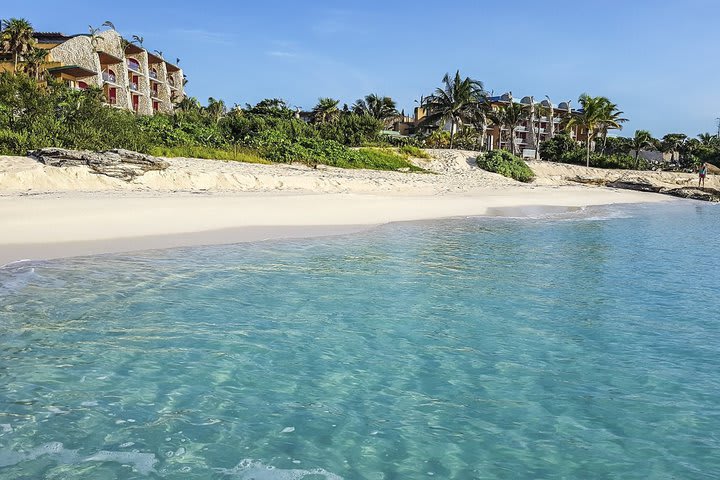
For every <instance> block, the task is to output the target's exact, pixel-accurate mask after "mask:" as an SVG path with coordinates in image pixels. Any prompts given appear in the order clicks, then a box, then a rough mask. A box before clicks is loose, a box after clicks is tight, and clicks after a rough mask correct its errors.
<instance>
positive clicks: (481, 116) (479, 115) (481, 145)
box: [467, 101, 492, 151]
mask: <svg viewBox="0 0 720 480" xmlns="http://www.w3.org/2000/svg"><path fill="white" fill-rule="evenodd" d="M491 111H492V107H491V106H490V103H489V102H487V101H482V102H477V103H475V104H473V105H472V106H471V107H470V108H469V109H468V114H467V121H469V122H470V124H471V125H472V126H473V127H475V129H476V130H477V132H478V137H477V144H478V150H479V151H483V150H485V140H486V136H487V127H488V123H489V122H490V112H491Z"/></svg>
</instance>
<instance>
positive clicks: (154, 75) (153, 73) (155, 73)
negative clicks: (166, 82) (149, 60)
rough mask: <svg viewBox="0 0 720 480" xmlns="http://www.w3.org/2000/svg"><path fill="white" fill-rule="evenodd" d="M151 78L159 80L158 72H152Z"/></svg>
mask: <svg viewBox="0 0 720 480" xmlns="http://www.w3.org/2000/svg"><path fill="white" fill-rule="evenodd" d="M150 78H154V79H155V80H157V78H158V75H157V72H153V71H150Z"/></svg>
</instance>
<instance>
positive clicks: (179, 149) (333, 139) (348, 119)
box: [0, 73, 418, 170]
mask: <svg viewBox="0 0 720 480" xmlns="http://www.w3.org/2000/svg"><path fill="white" fill-rule="evenodd" d="M382 128H383V124H382V121H381V120H378V119H376V118H374V117H373V116H371V115H367V114H356V113H352V112H342V113H341V114H338V115H337V116H336V117H335V118H334V119H333V120H332V121H331V120H327V121H318V122H313V123H307V122H304V121H302V120H300V119H298V118H295V112H293V111H292V110H290V109H289V108H288V107H287V105H286V104H285V103H284V102H282V101H280V100H272V99H270V100H264V101H262V102H260V103H258V104H257V105H255V106H247V107H246V108H244V109H243V108H235V109H232V110H230V111H226V108H225V106H224V105H223V104H222V102H221V101H217V100H213V99H211V100H210V101H209V102H208V105H207V106H206V107H202V106H200V104H199V102H197V101H196V100H194V99H185V100H184V101H183V102H181V103H180V104H179V105H178V108H177V109H176V111H175V112H174V113H172V114H156V115H152V116H137V115H135V114H133V113H130V112H127V111H123V110H119V109H115V108H109V107H107V106H106V105H104V103H103V97H102V91H101V90H99V89H92V88H91V89H88V90H84V91H80V90H73V89H70V88H68V87H67V86H65V85H64V84H62V83H58V82H53V81H52V79H48V80H47V83H41V82H38V81H36V80H35V79H33V78H31V77H29V76H28V75H23V74H11V73H3V74H0V154H25V152H27V151H28V150H32V149H36V148H41V147H46V146H56V147H63V148H74V149H89V150H104V149H109V148H127V149H130V150H136V151H139V152H147V153H152V154H155V155H163V156H188V157H199V158H214V159H222V160H241V161H250V162H266V163H267V162H268V161H272V162H284V163H287V162H294V161H301V162H306V163H307V164H309V165H313V166H315V165H317V164H327V165H334V166H338V167H346V168H375V169H391V170H397V169H409V170H418V169H417V168H416V167H414V166H413V165H412V164H411V163H409V162H408V161H407V158H408V157H409V156H413V155H414V154H416V153H417V152H410V151H407V150H404V151H403V152H397V151H395V150H391V149H378V148H360V149H353V148H350V147H360V146H386V144H385V143H384V142H383V139H382V137H381V134H380V132H381V130H382Z"/></svg>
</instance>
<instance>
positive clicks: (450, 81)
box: [423, 70, 487, 148]
mask: <svg viewBox="0 0 720 480" xmlns="http://www.w3.org/2000/svg"><path fill="white" fill-rule="evenodd" d="M442 81H443V83H444V86H442V87H438V88H436V89H435V93H433V94H432V95H430V96H429V97H427V98H426V99H425V103H424V106H425V108H426V109H427V111H428V114H427V116H426V117H425V118H424V119H423V123H424V124H426V125H428V124H429V125H437V124H439V125H438V126H439V127H442V126H443V124H445V123H446V122H448V121H449V122H450V148H452V147H453V140H454V138H455V131H456V129H457V127H458V126H459V125H461V124H462V122H463V121H464V120H467V119H468V118H469V117H470V113H471V111H472V109H473V108H474V107H475V106H477V104H478V103H480V102H482V101H483V100H484V98H485V97H486V96H487V94H486V93H485V89H484V87H483V84H482V82H481V81H479V80H473V79H472V78H470V77H465V78H461V77H460V71H459V70H458V71H456V72H455V76H454V77H451V76H450V74H449V73H446V74H445V76H444V77H443V79H442Z"/></svg>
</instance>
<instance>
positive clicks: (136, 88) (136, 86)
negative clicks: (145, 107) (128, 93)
mask: <svg viewBox="0 0 720 480" xmlns="http://www.w3.org/2000/svg"><path fill="white" fill-rule="evenodd" d="M130 90H132V91H133V92H137V91H138V84H137V83H133V82H131V83H130Z"/></svg>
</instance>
